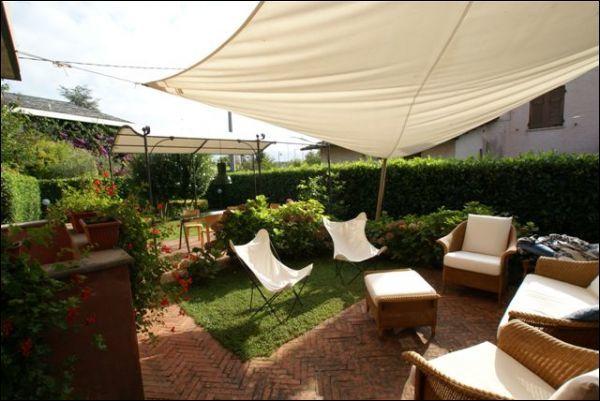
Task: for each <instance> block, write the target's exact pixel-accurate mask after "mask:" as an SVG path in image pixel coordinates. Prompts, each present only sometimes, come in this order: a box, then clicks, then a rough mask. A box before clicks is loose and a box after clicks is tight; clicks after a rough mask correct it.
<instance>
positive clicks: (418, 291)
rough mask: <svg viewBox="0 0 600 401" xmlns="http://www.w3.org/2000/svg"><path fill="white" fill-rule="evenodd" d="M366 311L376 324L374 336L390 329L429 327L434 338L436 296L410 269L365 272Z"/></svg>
mask: <svg viewBox="0 0 600 401" xmlns="http://www.w3.org/2000/svg"><path fill="white" fill-rule="evenodd" d="M365 288H366V301H367V311H368V312H369V313H370V314H371V315H372V316H373V318H374V319H375V322H376V324H377V334H378V335H379V336H380V337H381V336H382V335H383V332H384V330H386V329H392V328H400V327H402V328H405V327H418V326H431V337H433V336H434V335H435V326H436V322H437V303H438V299H439V298H440V296H439V295H438V294H437V292H436V291H435V290H434V289H433V287H431V286H430V285H429V283H427V281H425V280H424V279H423V277H421V276H420V275H419V273H417V272H415V271H413V270H411V269H400V270H380V271H367V272H365Z"/></svg>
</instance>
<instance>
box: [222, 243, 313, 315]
mask: <svg viewBox="0 0 600 401" xmlns="http://www.w3.org/2000/svg"><path fill="white" fill-rule="evenodd" d="M270 246H271V250H272V251H273V254H274V255H275V257H276V258H277V259H278V260H280V261H281V259H280V258H279V255H278V254H277V251H276V250H275V248H274V247H273V244H272V243H270ZM232 251H233V253H235V256H236V257H237V259H238V260H239V261H240V264H241V265H242V266H243V268H244V270H245V271H246V273H247V274H248V278H249V279H250V281H251V283H252V292H251V293H250V307H249V309H248V310H249V311H252V301H253V298H254V289H255V288H256V290H257V291H258V293H259V294H260V296H261V298H262V299H263V301H264V304H263V305H262V306H261V307H260V308H257V309H256V310H255V311H254V313H253V314H252V316H250V319H252V318H253V317H254V316H256V315H257V314H258V313H260V312H261V311H262V310H263V309H265V308H267V309H268V310H269V312H270V313H271V314H272V315H273V317H274V318H275V319H276V320H277V322H279V324H283V323H285V322H286V321H287V320H288V319H289V318H290V317H291V316H292V312H293V311H294V309H295V308H296V305H297V304H298V303H299V304H300V305H301V306H304V303H302V300H301V299H300V295H301V294H302V290H304V286H305V285H306V283H307V282H308V279H309V277H310V275H309V276H308V277H306V278H304V279H303V280H302V285H301V286H300V289H299V291H296V288H295V286H293V287H292V288H291V290H292V293H293V294H294V303H293V304H292V307H291V308H290V310H289V312H288V315H287V317H286V318H285V319H284V320H281V319H280V318H279V316H278V315H277V311H276V310H275V308H274V307H273V302H274V301H275V300H276V299H277V298H278V297H279V296H280V295H281V294H282V293H283V292H284V291H285V290H281V291H279V292H276V293H274V294H273V295H272V296H271V298H267V296H266V295H265V294H264V292H263V291H262V290H261V288H260V287H261V283H260V280H259V279H258V278H256V275H255V274H254V272H253V271H252V269H250V268H249V267H248V266H247V265H246V263H245V262H244V261H243V260H242V258H240V257H239V255H238V254H237V252H236V251H235V249H232Z"/></svg>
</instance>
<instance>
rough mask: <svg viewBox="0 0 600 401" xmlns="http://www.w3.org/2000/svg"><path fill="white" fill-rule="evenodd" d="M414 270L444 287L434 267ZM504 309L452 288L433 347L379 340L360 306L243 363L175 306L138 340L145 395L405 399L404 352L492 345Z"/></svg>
mask: <svg viewBox="0 0 600 401" xmlns="http://www.w3.org/2000/svg"><path fill="white" fill-rule="evenodd" d="M418 271H419V273H420V274H421V275H422V276H423V277H424V278H425V279H426V280H427V281H428V282H429V283H431V284H432V285H433V286H434V287H435V288H436V289H438V291H439V290H441V272H440V271H439V270H432V269H418ZM503 310H504V306H502V307H499V306H498V304H497V302H496V299H495V297H494V296H493V295H492V294H485V293H482V292H478V291H473V290H468V289H460V288H449V289H448V292H447V293H446V296H445V297H444V298H442V299H441V300H440V303H439V312H438V313H439V314H438V328H437V334H436V337H435V339H434V340H433V341H432V342H431V343H427V342H426V341H427V338H428V336H429V329H428V328H423V329H419V330H418V331H417V332H415V331H413V330H405V331H403V332H401V333H398V334H395V335H388V336H386V338H385V339H383V340H379V339H378V338H377V336H376V331H375V325H374V324H373V321H372V320H371V319H370V318H369V317H368V316H367V315H366V313H365V305H364V301H360V302H359V303H357V304H355V305H353V306H351V307H350V308H348V309H346V310H345V311H343V312H342V313H340V314H339V315H337V316H335V317H333V318H331V319H329V320H327V321H325V322H323V323H321V324H320V325H319V326H317V327H316V328H314V329H313V330H311V331H309V332H307V333H305V334H304V335H302V336H300V337H298V338H296V339H295V340H292V341H290V342H288V343H287V344H285V345H284V346H282V347H281V348H279V350H277V351H276V352H275V353H274V354H273V355H271V356H270V357H269V358H255V359H252V360H250V361H247V362H241V361H240V360H239V359H238V358H237V357H236V356H235V355H233V354H232V353H231V352H229V351H228V350H226V349H225V348H223V347H222V346H221V345H220V344H219V343H218V342H217V341H216V340H214V339H213V338H212V337H211V336H210V334H208V333H207V332H206V331H205V330H203V329H202V328H201V327H199V326H197V325H196V324H195V323H194V322H193V320H192V319H191V318H189V317H187V316H182V315H180V313H179V312H180V309H179V307H178V306H176V305H173V306H170V307H169V308H168V309H167V313H166V316H165V321H164V324H163V325H161V326H160V327H157V328H156V330H155V331H156V332H157V334H158V340H157V341H156V342H155V343H149V342H148V341H147V340H144V339H143V338H142V337H140V356H141V365H142V375H143V380H144V389H145V392H146V398H148V399H162V398H166V399H222V398H228V399H248V398H253V399H261V398H269V399H373V398H378V399H382V398H384V399H385V398H388V399H397V398H399V397H401V396H402V397H403V398H406V397H410V396H411V395H412V393H411V392H412V389H411V388H410V386H408V387H407V388H405V384H406V382H407V378H408V374H409V371H410V367H409V365H407V364H406V363H405V362H404V361H403V360H402V358H401V354H402V352H403V351H406V350H416V351H417V352H419V353H421V354H424V355H425V357H426V358H432V357H435V356H438V355H442V354H445V353H447V352H449V351H452V350H456V349H461V348H464V347H468V346H471V345H474V344H478V343H480V342H482V341H491V342H495V338H496V329H497V325H498V322H499V320H500V317H501V315H502V313H503ZM223 318H224V319H226V318H227V317H226V316H224V317H223Z"/></svg>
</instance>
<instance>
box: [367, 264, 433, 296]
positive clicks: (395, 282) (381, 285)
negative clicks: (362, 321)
mask: <svg viewBox="0 0 600 401" xmlns="http://www.w3.org/2000/svg"><path fill="white" fill-rule="evenodd" d="M365 287H366V289H367V291H368V292H369V294H370V295H371V299H373V301H374V302H375V304H377V300H378V299H379V298H385V297H400V296H405V297H410V296H416V295H435V294H436V292H435V289H433V287H432V286H430V285H429V283H427V281H425V279H423V277H421V276H420V275H419V273H417V272H415V271H413V270H410V269H404V270H396V271H387V272H381V273H370V274H367V275H366V276H365Z"/></svg>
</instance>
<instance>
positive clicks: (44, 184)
mask: <svg viewBox="0 0 600 401" xmlns="http://www.w3.org/2000/svg"><path fill="white" fill-rule="evenodd" d="M38 181H39V183H40V192H41V196H42V199H49V200H50V202H52V203H56V201H58V200H59V199H60V198H61V197H62V194H63V190H65V189H66V188H73V189H83V188H84V187H86V186H91V184H92V177H90V176H83V177H75V178H57V179H42V180H38Z"/></svg>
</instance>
